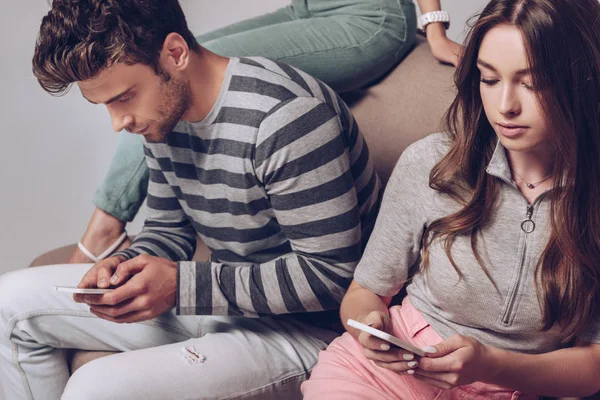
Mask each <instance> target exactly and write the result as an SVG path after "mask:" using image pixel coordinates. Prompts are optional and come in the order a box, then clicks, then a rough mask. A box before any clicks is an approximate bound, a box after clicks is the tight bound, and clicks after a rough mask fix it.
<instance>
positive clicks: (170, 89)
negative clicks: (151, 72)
mask: <svg viewBox="0 0 600 400" xmlns="http://www.w3.org/2000/svg"><path fill="white" fill-rule="evenodd" d="M160 76H161V79H162V87H161V92H162V94H161V98H162V99H163V101H162V103H161V107H160V109H161V117H162V118H161V119H160V120H158V121H157V127H156V128H155V129H156V132H152V133H149V134H147V135H144V137H145V139H146V141H147V142H148V143H165V142H166V141H167V136H168V135H169V133H171V132H172V131H173V129H174V128H175V125H177V123H178V122H179V121H180V120H181V117H182V116H183V114H184V113H185V112H186V110H187V109H188V108H189V106H190V102H191V95H190V88H189V86H188V84H187V83H185V82H183V81H178V80H176V79H173V78H172V77H171V76H170V75H169V74H168V73H167V72H166V71H163V72H161V73H160Z"/></svg>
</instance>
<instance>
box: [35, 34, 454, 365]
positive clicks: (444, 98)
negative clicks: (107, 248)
mask: <svg viewBox="0 0 600 400" xmlns="http://www.w3.org/2000/svg"><path fill="white" fill-rule="evenodd" d="M453 72H454V69H453V68H452V67H449V66H445V65H442V64H440V63H438V62H437V61H436V60H435V59H434V58H433V57H432V55H431V53H430V51H429V47H428V45H427V42H426V41H425V40H424V39H423V38H422V37H419V38H418V39H417V44H416V46H415V48H414V49H413V50H412V51H411V52H410V53H409V54H408V56H407V57H406V58H405V59H404V60H403V61H402V62H401V63H400V64H399V65H398V66H397V67H396V68H395V69H394V70H393V71H391V73H390V74H388V75H387V76H386V77H385V78H384V79H382V80H381V81H379V82H377V83H375V84H374V85H372V86H370V87H369V88H368V89H367V90H365V91H361V92H356V93H352V94H350V95H347V96H345V100H346V101H347V102H348V104H349V105H350V106H351V108H352V112H353V114H354V116H355V117H356V119H357V121H358V123H359V125H360V128H361V130H362V132H363V134H364V136H365V137H366V140H367V142H368V145H369V149H370V152H371V156H372V158H373V161H374V163H375V168H376V169H377V172H378V173H379V175H380V177H381V179H382V181H383V182H384V183H385V182H387V180H388V178H389V176H390V174H391V171H392V169H393V167H394V165H395V163H396V160H398V157H399V156H400V154H401V153H402V151H403V150H404V149H405V148H406V147H407V146H408V145H409V144H410V143H412V142H414V141H416V140H418V139H420V138H422V137H424V136H425V135H427V134H428V133H431V132H437V131H439V129H440V120H441V117H442V115H443V114H444V112H445V111H446V109H447V107H448V106H449V104H450V103H451V101H452V99H453V97H454V91H453V81H452V76H453ZM74 246H75V245H69V246H65V247H62V248H59V249H55V250H52V251H50V252H48V253H45V254H43V255H41V256H40V257H38V258H36V259H35V260H34V261H33V262H32V263H31V266H39V265H49V264H57V263H64V262H66V260H67V259H68V257H69V255H70V254H71V253H72V251H73V249H74ZM208 255H209V251H208V249H207V248H206V246H204V245H203V244H202V243H201V242H199V243H198V249H197V251H196V255H195V256H194V259H196V260H206V259H207V258H208ZM107 354H110V353H105V352H87V351H74V352H73V359H72V364H71V368H72V371H75V370H76V369H77V368H79V367H80V366H81V365H83V363H85V362H87V361H90V360H92V359H94V358H97V357H99V356H103V355H107Z"/></svg>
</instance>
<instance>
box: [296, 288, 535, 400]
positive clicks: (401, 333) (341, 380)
mask: <svg viewBox="0 0 600 400" xmlns="http://www.w3.org/2000/svg"><path fill="white" fill-rule="evenodd" d="M390 317H391V319H392V325H393V332H394V335H395V336H397V337H399V338H400V339H402V340H404V341H407V342H409V343H412V344H414V345H415V346H417V347H420V348H423V347H425V346H431V345H435V344H438V343H440V342H441V341H442V338H441V337H440V336H439V335H438V334H437V333H436V332H435V331H434V330H433V328H432V327H431V326H430V325H429V323H428V322H427V321H425V318H423V315H421V313H420V312H419V311H418V310H417V309H416V308H414V307H413V305H412V304H411V303H410V301H409V300H408V298H405V299H404V302H403V303H402V306H394V307H392V308H390ZM302 393H303V394H304V399H318V400H323V399H327V400H350V399H361V400H370V399H372V400H387V399H389V400H392V399H394V400H395V399H402V400H484V399H486V400H516V399H520V400H534V399H538V396H531V395H524V394H521V393H519V392H516V391H514V390H509V389H506V388H503V387H499V386H495V385H489V384H485V383H481V382H475V383H473V384H471V385H465V386H460V387H457V388H454V389H451V390H442V389H438V388H435V387H433V386H430V385H428V384H426V383H424V382H422V381H420V380H418V379H416V378H414V377H412V376H410V375H398V374H396V373H395V372H392V371H390V370H387V369H385V368H381V367H378V366H377V365H375V363H373V361H371V360H369V359H367V358H366V357H365V356H364V353H363V347H362V345H361V344H360V343H358V342H357V341H356V340H355V339H354V338H353V337H352V336H351V335H350V334H349V333H347V332H346V333H344V334H343V335H342V336H340V337H338V338H337V339H335V340H334V341H333V342H332V343H331V344H330V345H329V347H328V348H327V350H325V351H322V352H321V353H320V354H319V362H318V363H317V365H316V366H315V368H314V369H313V371H312V373H311V377H310V379H309V380H308V381H306V382H304V384H302Z"/></svg>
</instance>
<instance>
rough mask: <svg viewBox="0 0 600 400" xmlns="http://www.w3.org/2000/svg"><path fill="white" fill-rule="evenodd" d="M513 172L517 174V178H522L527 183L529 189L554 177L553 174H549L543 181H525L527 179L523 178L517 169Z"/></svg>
mask: <svg viewBox="0 0 600 400" xmlns="http://www.w3.org/2000/svg"><path fill="white" fill-rule="evenodd" d="M513 174H515V175H516V176H517V178H519V179H520V180H521V182H523V183H525V185H527V187H528V188H529V189H535V187H536V186H537V185H539V184H540V183H543V182H546V181H547V180H548V179H550V178H551V177H552V175H548V176H546V177H545V178H544V179H542V180H541V181H538V182H534V183H529V182H527V181H525V179H523V177H522V176H521V175H519V174H517V173H516V172H515V171H513Z"/></svg>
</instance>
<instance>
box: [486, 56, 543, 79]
mask: <svg viewBox="0 0 600 400" xmlns="http://www.w3.org/2000/svg"><path fill="white" fill-rule="evenodd" d="M477 65H481V66H482V67H484V68H487V69H489V70H490V71H493V72H498V70H497V69H496V68H495V67H494V66H493V65H492V64H490V63H488V62H485V61H483V60H482V59H481V58H478V59H477ZM530 72H531V69H530V68H524V69H520V70H518V71H517V72H516V73H515V75H526V74H528V73H530Z"/></svg>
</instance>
